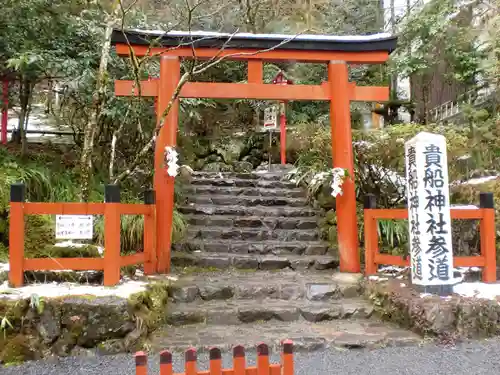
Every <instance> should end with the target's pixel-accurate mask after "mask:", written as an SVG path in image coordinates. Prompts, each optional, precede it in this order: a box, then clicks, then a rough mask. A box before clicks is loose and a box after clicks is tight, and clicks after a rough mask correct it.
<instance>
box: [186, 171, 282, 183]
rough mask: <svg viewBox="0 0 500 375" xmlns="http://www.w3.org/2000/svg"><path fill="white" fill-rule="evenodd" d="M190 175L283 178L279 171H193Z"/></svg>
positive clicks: (202, 176)
mask: <svg viewBox="0 0 500 375" xmlns="http://www.w3.org/2000/svg"><path fill="white" fill-rule="evenodd" d="M191 176H192V177H193V178H194V179H213V180H221V179H235V178H236V179H240V180H268V181H280V180H283V178H284V174H283V173H280V172H268V171H262V172H250V173H244V172H201V171H199V172H193V173H192V174H191Z"/></svg>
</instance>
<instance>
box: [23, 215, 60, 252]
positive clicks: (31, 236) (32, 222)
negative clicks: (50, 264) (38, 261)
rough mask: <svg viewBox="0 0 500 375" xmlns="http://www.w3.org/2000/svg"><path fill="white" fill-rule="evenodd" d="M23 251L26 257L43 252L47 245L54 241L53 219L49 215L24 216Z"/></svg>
mask: <svg viewBox="0 0 500 375" xmlns="http://www.w3.org/2000/svg"><path fill="white" fill-rule="evenodd" d="M25 228H26V232H25V243H24V251H25V254H26V257H27V258H36V257H38V254H40V253H44V249H45V248H46V247H47V245H53V244H54V243H55V221H54V219H53V217H52V216H51V215H29V216H25Z"/></svg>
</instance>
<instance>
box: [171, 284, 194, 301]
mask: <svg viewBox="0 0 500 375" xmlns="http://www.w3.org/2000/svg"><path fill="white" fill-rule="evenodd" d="M198 293H199V290H198V287H197V286H196V285H187V286H171V287H169V291H168V294H169V296H170V297H171V298H172V299H173V300H174V301H176V302H193V301H194V300H195V299H196V297H198Z"/></svg>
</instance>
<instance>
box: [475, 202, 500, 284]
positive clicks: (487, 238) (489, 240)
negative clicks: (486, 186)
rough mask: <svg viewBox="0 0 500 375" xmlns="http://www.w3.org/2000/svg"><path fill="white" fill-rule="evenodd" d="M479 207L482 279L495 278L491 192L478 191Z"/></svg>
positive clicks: (494, 238)
mask: <svg viewBox="0 0 500 375" xmlns="http://www.w3.org/2000/svg"><path fill="white" fill-rule="evenodd" d="M479 207H480V208H481V209H482V210H483V214H484V216H483V219H482V220H481V221H480V224H479V225H480V227H479V231H480V236H481V237H480V238H481V255H482V256H483V257H484V263H485V264H484V268H483V281H484V282H485V283H492V282H495V281H496V280H497V259H496V228H495V201H494V197H493V193H480V195H479Z"/></svg>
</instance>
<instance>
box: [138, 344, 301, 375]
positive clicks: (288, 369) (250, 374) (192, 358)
mask: <svg viewBox="0 0 500 375" xmlns="http://www.w3.org/2000/svg"><path fill="white" fill-rule="evenodd" d="M209 358H210V364H209V370H208V371H199V370H198V368H197V353H196V349H188V350H186V352H185V361H184V373H182V374H176V375H293V374H294V363H293V343H292V341H290V340H286V341H284V342H283V347H282V353H281V363H280V364H271V363H270V362H269V347H268V346H267V345H266V344H260V345H258V346H257V366H250V367H247V366H246V360H245V348H244V347H243V346H241V345H238V346H235V347H234V348H233V368H231V369H223V368H222V353H221V351H220V349H219V348H212V349H210V352H209ZM147 365H148V357H147V355H146V354H145V353H144V352H137V353H136V354H135V374H136V375H148V367H147ZM173 374H174V372H173V366H172V353H170V352H169V351H167V350H165V351H163V352H161V353H160V375H173Z"/></svg>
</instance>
